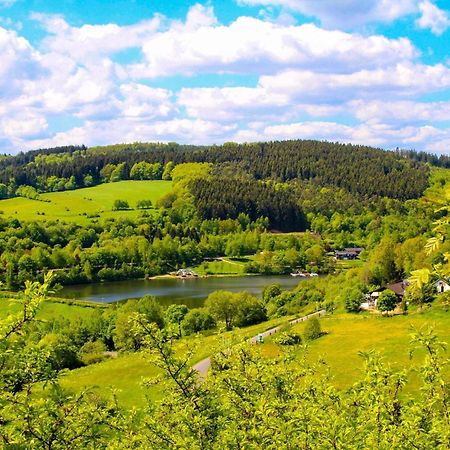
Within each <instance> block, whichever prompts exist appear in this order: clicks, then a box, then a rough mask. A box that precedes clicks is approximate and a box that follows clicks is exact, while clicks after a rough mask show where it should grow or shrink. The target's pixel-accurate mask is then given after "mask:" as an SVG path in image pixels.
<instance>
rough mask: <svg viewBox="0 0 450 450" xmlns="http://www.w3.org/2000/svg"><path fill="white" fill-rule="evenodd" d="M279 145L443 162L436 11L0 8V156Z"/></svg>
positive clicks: (444, 45)
mask: <svg viewBox="0 0 450 450" xmlns="http://www.w3.org/2000/svg"><path fill="white" fill-rule="evenodd" d="M336 4H338V6H336ZM293 138H317V139H324V140H332V141H336V140H338V141H344V142H353V143H363V144H370V145H374V146H378V147H382V148H395V147H401V148H414V149H417V150H427V151H431V152H434V153H447V154H449V153H450V0H339V2H337V1H336V0H210V1H208V2H200V3H191V4H190V3H189V2H187V1H180V0H170V1H168V0H114V1H111V0H89V1H81V0H0V153H5V152H8V153H17V152H18V151H20V150H28V149H33V148H41V147H50V146H57V145H67V144H86V145H88V146H92V145H97V144H108V143H119V142H134V141H163V142H166V141H177V142H181V143H198V144H202V143H205V144H206V143H221V142H224V141H239V142H242V141H258V140H268V139H293Z"/></svg>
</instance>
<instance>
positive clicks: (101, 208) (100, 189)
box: [0, 180, 172, 223]
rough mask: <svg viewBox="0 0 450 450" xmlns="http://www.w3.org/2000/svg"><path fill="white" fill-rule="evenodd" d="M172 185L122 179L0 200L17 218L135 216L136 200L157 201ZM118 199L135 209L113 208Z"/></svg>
mask: <svg viewBox="0 0 450 450" xmlns="http://www.w3.org/2000/svg"><path fill="white" fill-rule="evenodd" d="M171 187H172V183H171V182H170V181H161V180H151V181H120V182H117V183H106V184H100V185H98V186H95V187H90V188H83V189H76V190H73V191H64V192H51V193H47V194H41V195H40V200H30V199H28V198H22V197H15V198H11V199H6V200H0V211H1V212H2V213H3V216H4V217H15V218H17V219H19V220H57V219H59V220H62V221H73V222H77V223H80V222H82V221H86V220H88V219H89V218H94V216H97V215H99V216H100V217H102V218H105V217H106V218H107V217H120V216H127V217H135V216H136V215H137V214H138V212H139V210H138V209H136V202H138V201H139V200H151V201H152V202H153V203H155V202H156V200H158V199H159V198H160V197H161V196H163V195H164V194H166V193H167V192H169V191H170V189H171ZM117 199H120V200H126V201H128V203H129V205H130V208H133V209H132V210H129V211H112V207H113V203H114V201H115V200H117ZM97 218H98V217H97Z"/></svg>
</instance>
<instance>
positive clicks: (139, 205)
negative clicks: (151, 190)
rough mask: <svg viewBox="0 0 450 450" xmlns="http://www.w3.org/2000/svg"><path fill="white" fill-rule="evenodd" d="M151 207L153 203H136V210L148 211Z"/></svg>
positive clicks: (144, 201)
mask: <svg viewBox="0 0 450 450" xmlns="http://www.w3.org/2000/svg"><path fill="white" fill-rule="evenodd" d="M152 206H153V202H152V201H151V200H150V199H148V200H138V201H137V203H136V207H137V209H150V208H151V207H152Z"/></svg>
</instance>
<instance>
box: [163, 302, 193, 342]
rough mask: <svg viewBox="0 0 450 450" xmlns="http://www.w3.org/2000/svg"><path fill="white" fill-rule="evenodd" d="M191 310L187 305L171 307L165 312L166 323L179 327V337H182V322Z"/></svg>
mask: <svg viewBox="0 0 450 450" xmlns="http://www.w3.org/2000/svg"><path fill="white" fill-rule="evenodd" d="M188 312H189V309H188V307H187V306H186V305H175V304H174V305H169V306H168V308H167V309H166V312H165V319H166V322H168V323H171V324H175V325H177V327H178V336H181V322H183V319H184V318H185V316H186V314H187V313H188Z"/></svg>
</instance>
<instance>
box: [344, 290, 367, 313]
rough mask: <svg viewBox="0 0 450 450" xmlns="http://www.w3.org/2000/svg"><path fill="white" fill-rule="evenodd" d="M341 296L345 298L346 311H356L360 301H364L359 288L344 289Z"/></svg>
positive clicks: (359, 306) (358, 308)
mask: <svg viewBox="0 0 450 450" xmlns="http://www.w3.org/2000/svg"><path fill="white" fill-rule="evenodd" d="M343 296H344V298H345V309H346V310H347V311H348V312H358V311H359V310H360V308H361V303H363V302H364V294H363V292H362V291H361V290H360V289H358V288H350V289H346V290H345V291H344V293H343Z"/></svg>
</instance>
